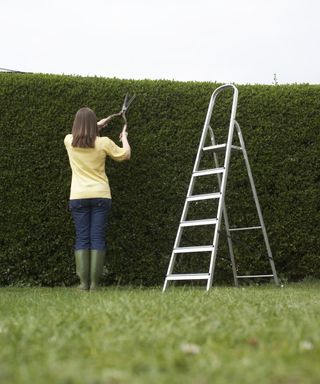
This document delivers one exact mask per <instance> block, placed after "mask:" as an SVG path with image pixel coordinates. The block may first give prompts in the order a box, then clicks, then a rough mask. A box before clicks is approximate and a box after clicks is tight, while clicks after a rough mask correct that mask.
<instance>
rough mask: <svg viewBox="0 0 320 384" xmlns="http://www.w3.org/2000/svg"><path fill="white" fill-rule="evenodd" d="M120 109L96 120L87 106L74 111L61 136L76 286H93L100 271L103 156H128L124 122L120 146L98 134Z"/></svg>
mask: <svg viewBox="0 0 320 384" xmlns="http://www.w3.org/2000/svg"><path fill="white" fill-rule="evenodd" d="M116 116H121V113H118V114H115V115H111V116H109V117H107V118H105V119H102V120H100V121H99V122H98V123H97V118H96V115H95V113H94V112H93V111H92V110H91V109H90V108H81V109H79V111H78V112H77V113H76V116H75V119H74V122H73V127H72V134H69V135H67V136H66V137H65V139H64V144H65V146H66V149H67V152H68V156H69V162H70V166H71V169H72V181H71V192H70V203H69V206H70V209H71V212H72V217H73V220H74V223H75V228H76V242H75V260H76V272H77V275H78V276H79V278H80V286H79V288H80V289H84V290H87V289H90V290H95V289H97V287H98V284H99V279H100V277H101V275H102V270H103V264H104V258H105V252H106V242H105V233H106V228H107V219H108V214H109V211H110V208H111V192H110V187H109V182H108V178H107V176H106V173H105V160H106V157H107V156H110V157H111V158H112V159H113V160H116V161H122V160H129V159H130V157H131V148H130V145H129V143H128V139H127V136H128V133H127V125H126V124H125V125H124V126H123V129H122V132H121V134H120V141H121V142H122V148H121V147H119V146H117V145H116V144H115V143H114V142H113V141H112V140H110V139H109V138H108V137H100V135H99V132H100V130H101V128H103V127H104V126H106V125H107V124H108V122H109V121H110V120H111V119H112V118H114V117H116Z"/></svg>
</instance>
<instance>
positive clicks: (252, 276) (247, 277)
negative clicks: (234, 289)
mask: <svg viewBox="0 0 320 384" xmlns="http://www.w3.org/2000/svg"><path fill="white" fill-rule="evenodd" d="M273 276H274V275H247V276H237V279H254V278H255V277H273Z"/></svg>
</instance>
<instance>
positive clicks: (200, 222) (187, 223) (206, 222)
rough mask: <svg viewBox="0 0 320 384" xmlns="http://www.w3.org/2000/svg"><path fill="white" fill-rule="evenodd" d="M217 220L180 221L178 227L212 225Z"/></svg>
mask: <svg viewBox="0 0 320 384" xmlns="http://www.w3.org/2000/svg"><path fill="white" fill-rule="evenodd" d="M217 222H218V220H217V219H203V220H190V221H182V222H181V223H180V227H194V226H197V225H214V224H217Z"/></svg>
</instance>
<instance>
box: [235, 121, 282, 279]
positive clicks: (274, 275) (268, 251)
mask: <svg viewBox="0 0 320 384" xmlns="http://www.w3.org/2000/svg"><path fill="white" fill-rule="evenodd" d="M235 127H236V130H237V134H238V137H239V140H240V145H241V147H242V153H243V158H244V162H245V165H246V168H247V172H248V177H249V181H250V185H251V190H252V194H253V199H254V202H255V205H256V209H257V213H258V216H259V221H260V224H261V229H262V233H263V238H264V242H265V245H266V249H267V253H268V258H269V262H270V266H271V269H272V273H273V277H274V282H275V284H276V285H279V279H278V275H277V271H276V267H275V264H274V260H273V256H272V252H271V247H270V244H269V239H268V234H267V230H266V226H265V223H264V220H263V215H262V211H261V207H260V203H259V199H258V194H257V190H256V187H255V184H254V180H253V176H252V171H251V167H250V162H249V158H248V154H247V150H246V147H245V144H244V139H243V136H242V132H241V128H240V125H239V123H238V122H237V121H235Z"/></svg>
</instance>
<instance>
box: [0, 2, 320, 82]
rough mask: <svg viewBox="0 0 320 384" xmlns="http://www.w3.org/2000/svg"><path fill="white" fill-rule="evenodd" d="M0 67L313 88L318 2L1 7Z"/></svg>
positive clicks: (318, 56)
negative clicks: (298, 84) (294, 85)
mask: <svg viewBox="0 0 320 384" xmlns="http://www.w3.org/2000/svg"><path fill="white" fill-rule="evenodd" d="M0 36H1V50H0V67H2V68H9V69H17V70H21V71H27V72H35V73H38V72H42V73H56V74H62V73H63V74H72V75H84V76H87V75H90V76H104V77H117V78H125V79H146V78H148V79H169V80H183V81H185V80H192V81H218V82H235V83H238V84H246V83H263V84H272V83H273V82H274V74H276V77H277V81H278V82H279V83H281V84H282V83H306V82H308V83H317V84H320V0H220V1H217V0H90V1H89V0H87V1H85V0H50V1H49V0H0Z"/></svg>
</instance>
